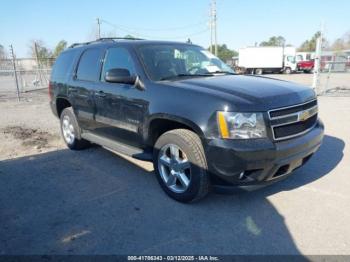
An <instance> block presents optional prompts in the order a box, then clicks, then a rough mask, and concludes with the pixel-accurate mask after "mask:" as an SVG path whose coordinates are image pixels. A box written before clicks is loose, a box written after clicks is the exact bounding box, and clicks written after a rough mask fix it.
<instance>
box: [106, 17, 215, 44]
mask: <svg viewBox="0 0 350 262" xmlns="http://www.w3.org/2000/svg"><path fill="white" fill-rule="evenodd" d="M99 21H100V23H101V22H103V23H105V24H107V25H109V26H111V27H113V28H114V29H117V30H120V31H123V32H126V33H128V34H136V35H137V36H141V37H144V38H150V39H163V40H170V39H183V38H189V37H192V36H196V35H199V34H203V33H205V32H208V30H209V29H208V28H206V29H204V30H200V31H196V32H193V33H191V34H186V35H178V36H173V37H158V36H153V35H149V34H140V33H138V32H137V30H135V31H134V30H130V29H126V28H124V27H123V26H120V25H116V24H113V23H111V22H109V21H107V20H104V19H99ZM178 28H180V27H178ZM162 30H163V29H162ZM167 30H169V29H167Z"/></svg>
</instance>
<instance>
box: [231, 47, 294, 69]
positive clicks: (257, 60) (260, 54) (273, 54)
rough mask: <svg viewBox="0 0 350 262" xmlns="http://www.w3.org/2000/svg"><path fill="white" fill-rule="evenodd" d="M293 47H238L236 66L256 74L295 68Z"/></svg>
mask: <svg viewBox="0 0 350 262" xmlns="http://www.w3.org/2000/svg"><path fill="white" fill-rule="evenodd" d="M295 53H296V49H295V47H275V46H266V47H265V46H264V47H246V48H241V49H239V58H238V66H239V67H240V68H242V69H243V71H245V72H246V73H250V74H258V75H261V74H263V73H274V72H284V73H286V74H290V73H291V72H294V71H295V70H296V67H297V64H296V61H295Z"/></svg>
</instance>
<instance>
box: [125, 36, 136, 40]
mask: <svg viewBox="0 0 350 262" xmlns="http://www.w3.org/2000/svg"><path fill="white" fill-rule="evenodd" d="M124 38H127V39H135V36H133V35H126V36H124Z"/></svg>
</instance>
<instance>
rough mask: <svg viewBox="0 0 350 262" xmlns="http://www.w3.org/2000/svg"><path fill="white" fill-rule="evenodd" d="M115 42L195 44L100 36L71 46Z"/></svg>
mask: <svg viewBox="0 0 350 262" xmlns="http://www.w3.org/2000/svg"><path fill="white" fill-rule="evenodd" d="M113 43H128V44H140V43H142V44H187V45H193V44H190V43H186V42H176V41H163V40H145V39H141V38H118V37H113V38H100V39H97V40H95V41H90V42H85V43H74V44H72V45H71V46H70V47H69V48H76V47H83V46H88V45H97V44H113Z"/></svg>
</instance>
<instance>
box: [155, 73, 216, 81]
mask: <svg viewBox="0 0 350 262" xmlns="http://www.w3.org/2000/svg"><path fill="white" fill-rule="evenodd" d="M203 76H205V77H208V76H213V74H194V75H192V74H177V75H173V76H166V77H162V78H161V79H160V81H163V80H170V79H174V78H180V77H203Z"/></svg>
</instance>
